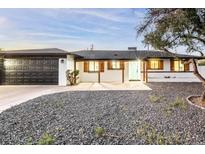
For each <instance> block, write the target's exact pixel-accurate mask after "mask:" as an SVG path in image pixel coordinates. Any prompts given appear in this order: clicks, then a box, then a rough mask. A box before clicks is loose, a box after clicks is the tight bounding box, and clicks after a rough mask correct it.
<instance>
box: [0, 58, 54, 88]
mask: <svg viewBox="0 0 205 154" xmlns="http://www.w3.org/2000/svg"><path fill="white" fill-rule="evenodd" d="M1 77H2V80H1V82H2V83H1V84H3V85H22V84H24V85H31V84H33V85H42V84H52V85H56V84H58V58H54V57H30V58H29V57H26V58H6V59H4V62H3V69H2V74H1Z"/></svg>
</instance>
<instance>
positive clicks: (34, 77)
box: [0, 48, 205, 85]
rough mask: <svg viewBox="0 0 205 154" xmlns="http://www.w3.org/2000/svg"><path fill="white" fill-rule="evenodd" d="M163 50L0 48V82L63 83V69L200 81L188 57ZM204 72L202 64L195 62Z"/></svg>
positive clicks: (99, 75) (98, 75)
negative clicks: (6, 49) (2, 49)
mask: <svg viewBox="0 0 205 154" xmlns="http://www.w3.org/2000/svg"><path fill="white" fill-rule="evenodd" d="M193 57H194V58H196V59H202V58H203V57H199V56H191V55H185V54H173V53H168V52H165V51H152V50H137V49H136V48H128V50H122V51H120V50H81V51H75V52H67V51H64V50H60V49H57V48H52V49H31V50H12V51H0V84H2V85H11V84H29V85H30V84H56V85H66V84H67V81H66V70H68V69H69V70H79V78H78V80H77V82H131V81H142V82H199V80H198V79H197V78H196V77H195V75H194V74H193V68H192V66H191V64H184V61H187V60H188V59H190V58H193ZM198 68H199V72H200V73H202V75H203V76H205V66H198Z"/></svg>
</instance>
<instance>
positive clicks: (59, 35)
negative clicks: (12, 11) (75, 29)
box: [25, 32, 81, 39]
mask: <svg viewBox="0 0 205 154" xmlns="http://www.w3.org/2000/svg"><path fill="white" fill-rule="evenodd" d="M25 35H28V36H40V37H41V36H42V37H54V38H70V39H79V38H81V37H80V36H74V35H68V34H66V35H63V34H54V33H41V32H36V33H34V32H32V33H25Z"/></svg>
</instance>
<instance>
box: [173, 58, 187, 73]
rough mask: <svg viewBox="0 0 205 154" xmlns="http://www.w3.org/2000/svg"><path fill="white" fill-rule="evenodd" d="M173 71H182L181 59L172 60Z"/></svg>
mask: <svg viewBox="0 0 205 154" xmlns="http://www.w3.org/2000/svg"><path fill="white" fill-rule="evenodd" d="M173 64H174V67H173V71H184V64H183V63H182V61H181V60H174V63H173Z"/></svg>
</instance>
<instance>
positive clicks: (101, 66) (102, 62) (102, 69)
mask: <svg viewBox="0 0 205 154" xmlns="http://www.w3.org/2000/svg"><path fill="white" fill-rule="evenodd" d="M99 66H100V72H104V61H100V62H99Z"/></svg>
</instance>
